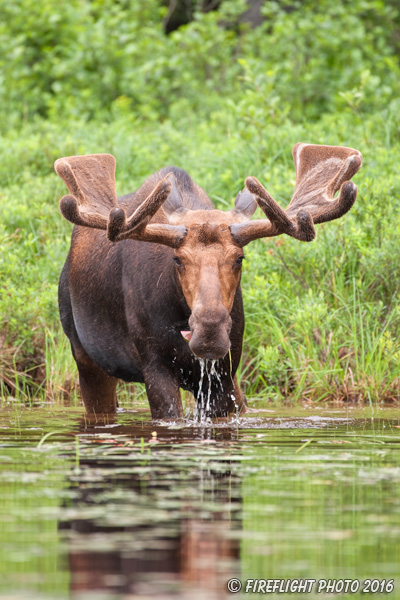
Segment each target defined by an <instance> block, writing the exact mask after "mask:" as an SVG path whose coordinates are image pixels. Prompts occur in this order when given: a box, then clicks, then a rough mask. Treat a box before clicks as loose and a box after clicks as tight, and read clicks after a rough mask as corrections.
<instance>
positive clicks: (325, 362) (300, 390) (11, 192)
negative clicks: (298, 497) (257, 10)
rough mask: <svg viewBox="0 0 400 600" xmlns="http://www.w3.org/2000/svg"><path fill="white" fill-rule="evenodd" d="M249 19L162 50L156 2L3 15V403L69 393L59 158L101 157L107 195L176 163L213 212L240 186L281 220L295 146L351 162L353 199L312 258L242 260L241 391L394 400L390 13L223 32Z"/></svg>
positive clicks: (397, 110) (398, 386)
mask: <svg viewBox="0 0 400 600" xmlns="http://www.w3.org/2000/svg"><path fill="white" fill-rule="evenodd" d="M244 4H245V3H244V2H241V1H239V2H238V1H236V0H235V1H231V0H225V1H224V2H222V4H221V6H220V8H219V10H218V11H215V12H212V13H208V14H201V13H199V14H197V15H196V18H195V20H194V21H193V22H192V23H190V24H189V25H186V26H184V27H181V28H179V29H178V30H177V31H175V32H173V33H172V34H171V35H169V36H167V35H166V34H165V33H164V31H163V28H162V17H163V14H164V13H165V9H164V8H163V6H162V5H161V3H160V2H158V1H156V0H152V1H151V2H148V3H147V2H146V9H145V10H143V3H140V2H136V1H135V2H129V3H124V2H121V3H115V2H111V0H97V1H95V2H71V3H68V5H65V6H64V5H62V6H59V3H58V4H57V3H55V2H54V0H46V2H45V3H40V5H38V4H37V3H36V4H35V3H32V1H31V0H19V1H18V2H16V3H13V4H12V5H10V4H9V3H6V2H5V1H4V0H0V16H1V18H0V44H1V46H2V48H3V49H5V50H6V51H5V52H3V53H1V54H0V70H1V71H0V75H1V76H0V115H1V122H0V131H1V137H0V181H1V190H0V214H1V219H0V315H1V317H0V318H1V327H0V374H1V375H0V378H1V386H2V394H3V395H5V396H15V397H18V398H21V399H29V398H30V397H33V396H34V397H38V398H42V399H43V398H58V397H60V395H63V394H65V393H70V392H71V390H73V389H74V388H75V386H76V378H77V377H76V369H75V366H74V363H73V360H72V357H71V355H70V349H69V346H68V343H67V340H66V338H65V336H64V335H63V334H62V331H61V329H60V326H59V319H58V311H57V281H58V276H59V273H60V271H61V268H62V265H63V262H64V260H65V257H66V254H67V252H68V247H69V237H70V231H71V226H70V225H69V224H68V223H67V222H66V221H64V220H63V219H62V217H61V215H60V214H59V212H58V208H57V206H58V200H59V198H60V197H61V196H62V195H63V193H64V192H65V188H64V184H63V183H62V181H61V180H59V178H58V177H57V176H56V175H55V173H54V171H53V162H54V160H55V159H56V158H59V157H60V156H68V155H72V154H85V153H97V152H111V153H112V154H114V155H115V157H116V159H117V191H118V193H121V194H123V193H126V192H129V191H131V190H133V189H135V188H136V187H138V186H139V185H140V183H141V182H142V181H143V180H144V179H145V178H146V177H147V176H148V175H149V174H150V173H152V172H154V171H156V170H158V169H159V168H161V167H162V166H164V165H166V164H175V165H177V166H179V167H181V168H184V169H186V170H187V171H188V172H189V173H190V174H191V176H192V177H193V178H194V179H195V180H196V181H197V182H198V183H199V184H200V185H201V186H202V187H203V188H204V189H205V190H206V191H207V192H208V193H209V195H210V197H211V198H212V200H213V201H214V203H215V205H216V206H217V207H219V208H225V209H228V208H231V207H233V199H234V197H235V195H236V193H237V192H238V191H239V189H241V188H242V187H243V184H244V179H245V177H246V176H248V175H255V176H256V177H258V178H259V179H260V180H261V181H262V183H263V184H264V185H265V187H266V188H267V189H268V190H269V191H270V192H271V194H272V195H273V196H274V198H275V199H276V200H277V201H278V202H279V203H280V204H281V205H283V206H285V205H286V204H287V202H288V201H289V200H290V197H291V193H292V192H293V189H294V182H295V171H294V165H293V161H292V157H291V148H292V146H293V145H294V144H295V143H296V142H299V141H303V142H311V143H320V144H332V145H347V146H351V147H354V148H357V149H359V150H360V151H361V152H362V154H363V157H364V165H363V167H362V169H361V171H360V172H359V173H358V174H357V175H356V176H355V178H354V181H355V183H356V184H357V185H358V188H359V196H358V198H357V201H356V204H355V206H354V208H353V209H352V211H351V213H350V214H348V215H347V216H346V217H344V218H343V219H341V220H340V221H337V222H332V223H327V224H325V225H322V226H321V225H320V226H318V235H317V239H316V240H315V241H314V242H313V243H311V244H304V243H301V242H299V241H297V240H293V239H290V238H288V237H283V236H282V237H280V238H274V239H270V240H268V239H266V240H260V241H257V242H253V243H252V244H250V245H249V246H248V247H247V248H246V252H245V253H246V261H245V264H244V270H243V290H244V298H245V311H246V319H247V321H246V334H245V342H244V353H243V361H242V366H241V371H240V378H241V381H242V385H243V388H244V389H245V391H246V393H247V395H248V397H249V398H259V399H260V401H261V400H265V399H269V400H286V399H288V400H291V401H298V400H304V399H307V400H313V401H321V400H324V399H339V400H340V399H347V400H357V401H358V400H362V401H367V402H375V401H382V400H398V399H399V398H400V335H399V329H400V301H399V298H400V295H399V292H400V277H399V266H398V265H399V264H400V244H399V239H400V215H399V210H400V207H399V201H398V198H399V195H400V177H399V172H398V165H399V162H400V134H399V131H400V100H399V96H400V94H399V92H400V89H399V88H400V72H399V71H400V68H399V55H400V52H399V32H400V21H399V15H398V12H396V8H395V4H393V5H392V4H390V3H384V2H380V1H378V0H363V1H361V0H356V1H355V2H352V3H350V2H347V1H342V2H337V3H329V2H325V1H324V2H316V1H315V0H309V1H307V2H304V3H301V5H300V4H296V3H295V2H291V3H290V7H289V8H290V9H288V8H287V6H285V4H284V3H275V2H268V3H265V6H264V10H263V12H264V18H265V20H264V22H263V24H262V25H260V26H259V27H257V28H255V29H251V28H250V26H248V25H246V24H240V25H239V24H238V23H239V21H238V15H239V14H241V12H243V9H244ZM163 11H164V13H163ZM260 216H261V215H260Z"/></svg>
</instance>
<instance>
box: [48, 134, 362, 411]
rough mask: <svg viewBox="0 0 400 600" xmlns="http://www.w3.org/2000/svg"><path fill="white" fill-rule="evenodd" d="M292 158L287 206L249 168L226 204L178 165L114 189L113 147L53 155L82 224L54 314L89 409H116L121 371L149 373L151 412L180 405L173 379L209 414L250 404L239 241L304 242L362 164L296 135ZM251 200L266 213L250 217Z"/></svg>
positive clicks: (348, 191) (348, 152)
mask: <svg viewBox="0 0 400 600" xmlns="http://www.w3.org/2000/svg"><path fill="white" fill-rule="evenodd" d="M293 157H294V162H295V166H296V190H295V192H294V195H293V198H292V200H291V202H290V204H289V206H288V207H287V209H286V210H283V209H282V208H281V207H280V206H279V205H278V204H277V203H276V202H275V201H274V200H273V198H272V197H271V196H270V195H269V193H268V192H267V190H266V189H264V187H263V186H262V185H261V183H260V182H259V181H257V179H256V178H255V177H248V178H247V179H246V187H245V188H244V190H243V191H242V192H240V193H239V194H238V195H237V197H236V200H235V208H234V209H232V210H230V211H227V212H224V211H221V210H216V209H215V208H214V207H213V205H212V203H211V201H210V199H209V198H208V196H207V194H206V193H205V192H204V191H203V190H202V189H201V188H200V187H199V186H198V185H197V184H196V183H194V181H192V179H191V178H190V177H189V175H188V174H187V173H186V172H185V171H182V170H181V169H178V168H176V167H166V168H164V169H161V170H160V171H158V172H157V173H154V174H153V175H151V176H150V177H149V178H148V179H147V180H146V181H145V182H144V183H143V185H142V186H141V187H140V188H139V189H138V190H137V192H134V193H132V194H128V195H126V196H121V197H120V198H117V195H116V189H115V159H114V157H113V156H111V155H110V154H92V155H87V156H71V157H67V158H60V159H59V160H57V161H56V163H55V170H56V172H57V173H58V175H59V176H60V177H61V178H62V179H63V180H64V182H65V184H66V186H67V188H68V190H69V192H70V194H69V195H67V196H64V197H63V198H62V199H61V202H60V209H61V213H62V214H63V216H64V217H65V218H66V219H68V220H69V221H71V222H72V223H74V224H75V225H77V227H75V228H74V230H73V232H72V241H71V249H70V252H69V255H68V258H67V260H66V263H65V266H64V269H63V271H62V274H61V278H60V285H59V305H60V316H61V322H62V325H63V328H64V331H65V333H66V335H67V336H68V338H69V339H70V342H71V348H72V353H73V355H74V358H75V361H76V364H77V366H78V371H79V381H80V387H81V392H82V396H83V401H84V403H85V407H86V410H87V411H88V412H89V413H90V412H94V413H96V414H99V413H110V412H114V411H115V410H116V407H117V399H116V385H117V381H118V379H123V380H125V381H131V382H144V383H145V385H146V391H147V396H148V399H149V403H150V408H151V414H152V417H153V418H176V417H180V416H182V404H181V398H180V393H179V388H183V389H186V390H189V391H190V392H192V393H193V394H194V396H195V398H201V397H202V398H204V397H207V398H208V399H209V403H208V408H207V411H208V413H209V416H212V417H213V416H225V415H227V414H229V413H230V412H232V411H233V410H235V408H239V409H240V410H245V406H246V401H245V398H244V396H243V394H242V392H241V390H240V389H239V386H238V384H237V380H236V376H235V373H236V370H237V368H238V364H239V360H240V356H241V352H242V342H243V330H244V317H243V304H242V294H241V289H240V278H241V268H242V260H243V258H244V254H243V247H244V246H246V244H248V243H249V242H251V241H252V240H255V239H258V238H262V237H272V236H276V235H281V234H282V233H286V234H287V235H290V236H292V237H294V238H297V239H298V240H302V241H311V240H313V239H314V237H315V230H314V224H316V223H323V222H325V221H331V220H333V219H337V218H339V217H341V216H342V215H344V214H345V213H346V212H347V211H348V210H349V209H350V208H351V207H352V205H353V203H354V201H355V199H356V196H357V187H356V186H355V184H354V183H352V182H351V181H350V179H351V177H353V175H355V173H357V171H358V170H359V168H360V167H361V163H362V158H361V154H360V152H358V151H357V150H353V149H352V148H345V147H338V146H317V145H311V144H296V145H295V146H294V148H293ZM338 191H339V194H338V196H337V197H336V198H335V194H336V192H338ZM257 205H258V206H260V208H261V209H262V211H263V212H264V213H265V215H266V218H265V219H261V220H251V217H252V216H253V214H254V211H255V210H256V208H257ZM145 242H150V243H145ZM199 359H201V360H199ZM205 359H209V360H212V361H216V362H215V363H214V367H213V374H214V375H215V377H203V374H204V372H203V364H204V360H205Z"/></svg>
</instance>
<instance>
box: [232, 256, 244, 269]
mask: <svg viewBox="0 0 400 600" xmlns="http://www.w3.org/2000/svg"><path fill="white" fill-rule="evenodd" d="M243 259H244V256H238V257H237V259H236V260H235V264H234V266H235V267H241V266H242V262H243Z"/></svg>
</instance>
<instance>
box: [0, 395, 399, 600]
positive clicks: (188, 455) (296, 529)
mask: <svg viewBox="0 0 400 600" xmlns="http://www.w3.org/2000/svg"><path fill="white" fill-rule="evenodd" d="M47 433H52V435H50V436H49V437H48V438H46V439H45V440H43V436H44V435H46V434H47ZM41 440H42V444H41V446H40V447H38V445H39V443H40V441H41ZM399 442H400V410H399V409H390V408H374V409H370V408H369V409H366V410H360V409H351V408H347V409H330V410H318V409H316V408H310V409H309V408H297V409H296V410H293V409H284V408H280V409H275V408H272V409H271V410H269V411H264V412H260V413H259V414H250V415H248V416H244V417H242V418H240V419H236V418H234V419H232V420H230V421H224V422H219V423H213V424H208V425H204V424H203V425H202V426H199V425H198V424H196V423H194V422H191V421H183V422H172V423H162V422H154V421H151V420H150V416H149V414H148V413H147V412H146V411H144V410H139V411H121V412H120V413H119V414H118V415H117V417H116V419H115V421H114V422H111V421H110V422H108V423H101V422H97V423H89V422H88V421H87V420H86V419H85V418H84V416H83V411H82V410H81V409H76V408H73V407H67V408H53V407H49V406H38V407H23V406H21V405H20V404H12V403H10V405H8V406H4V407H3V408H2V409H1V410H0V521H1V525H0V539H1V543H0V597H2V598H7V599H10V600H11V599H12V600H22V599H23V600H25V599H26V598H32V599H43V600H46V599H50V598H54V599H65V598H73V599H74V600H80V599H83V598H84V599H96V600H122V599H124V600H128V599H132V598H148V597H156V598H159V599H161V600H163V599H172V598H177V599H185V600H186V599H189V598H190V599H195V600H196V599H203V598H204V599H213V598H224V597H235V598H241V597H243V598H245V597H246V598H248V597H261V596H259V595H256V594H240V593H238V594H235V595H233V594H230V593H229V592H228V591H227V588H226V585H227V581H228V580H229V579H230V578H232V577H235V578H238V579H239V580H240V581H241V582H243V584H244V585H245V582H246V580H248V579H295V578H299V579H316V580H320V579H324V578H325V579H328V578H331V579H346V578H347V579H359V580H360V581H362V580H365V579H378V580H390V579H394V580H395V582H394V583H395V589H394V591H393V592H392V593H390V594H389V595H388V597H389V598H393V599H394V598H400V578H398V579H396V578H397V575H398V573H399V565H400V544H399V537H400V452H399V450H400V445H399ZM365 595H366V594H362V596H365ZM268 596H269V597H276V598H278V597H279V598H282V597H289V594H268ZM375 596H376V595H375ZM290 597H291V598H300V597H301V598H303V597H304V598H305V597H307V598H314V597H315V598H333V597H337V596H335V595H333V594H326V593H325V594H324V593H319V594H316V593H310V594H306V595H303V594H291V595H290ZM347 597H350V596H347ZM378 597H380V595H379V594H378Z"/></svg>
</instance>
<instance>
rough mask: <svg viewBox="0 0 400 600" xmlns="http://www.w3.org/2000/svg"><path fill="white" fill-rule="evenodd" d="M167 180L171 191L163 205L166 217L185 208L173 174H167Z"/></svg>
mask: <svg viewBox="0 0 400 600" xmlns="http://www.w3.org/2000/svg"><path fill="white" fill-rule="evenodd" d="M167 178H168V181H169V182H170V184H171V191H170V193H169V195H168V198H167V199H166V201H165V202H164V204H163V210H164V212H165V214H166V215H167V217H170V216H172V215H173V214H174V213H176V212H178V211H182V210H185V207H184V204H183V200H182V196H181V193H180V191H179V189H178V186H177V185H176V179H175V175H174V174H173V173H168V175H167Z"/></svg>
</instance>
